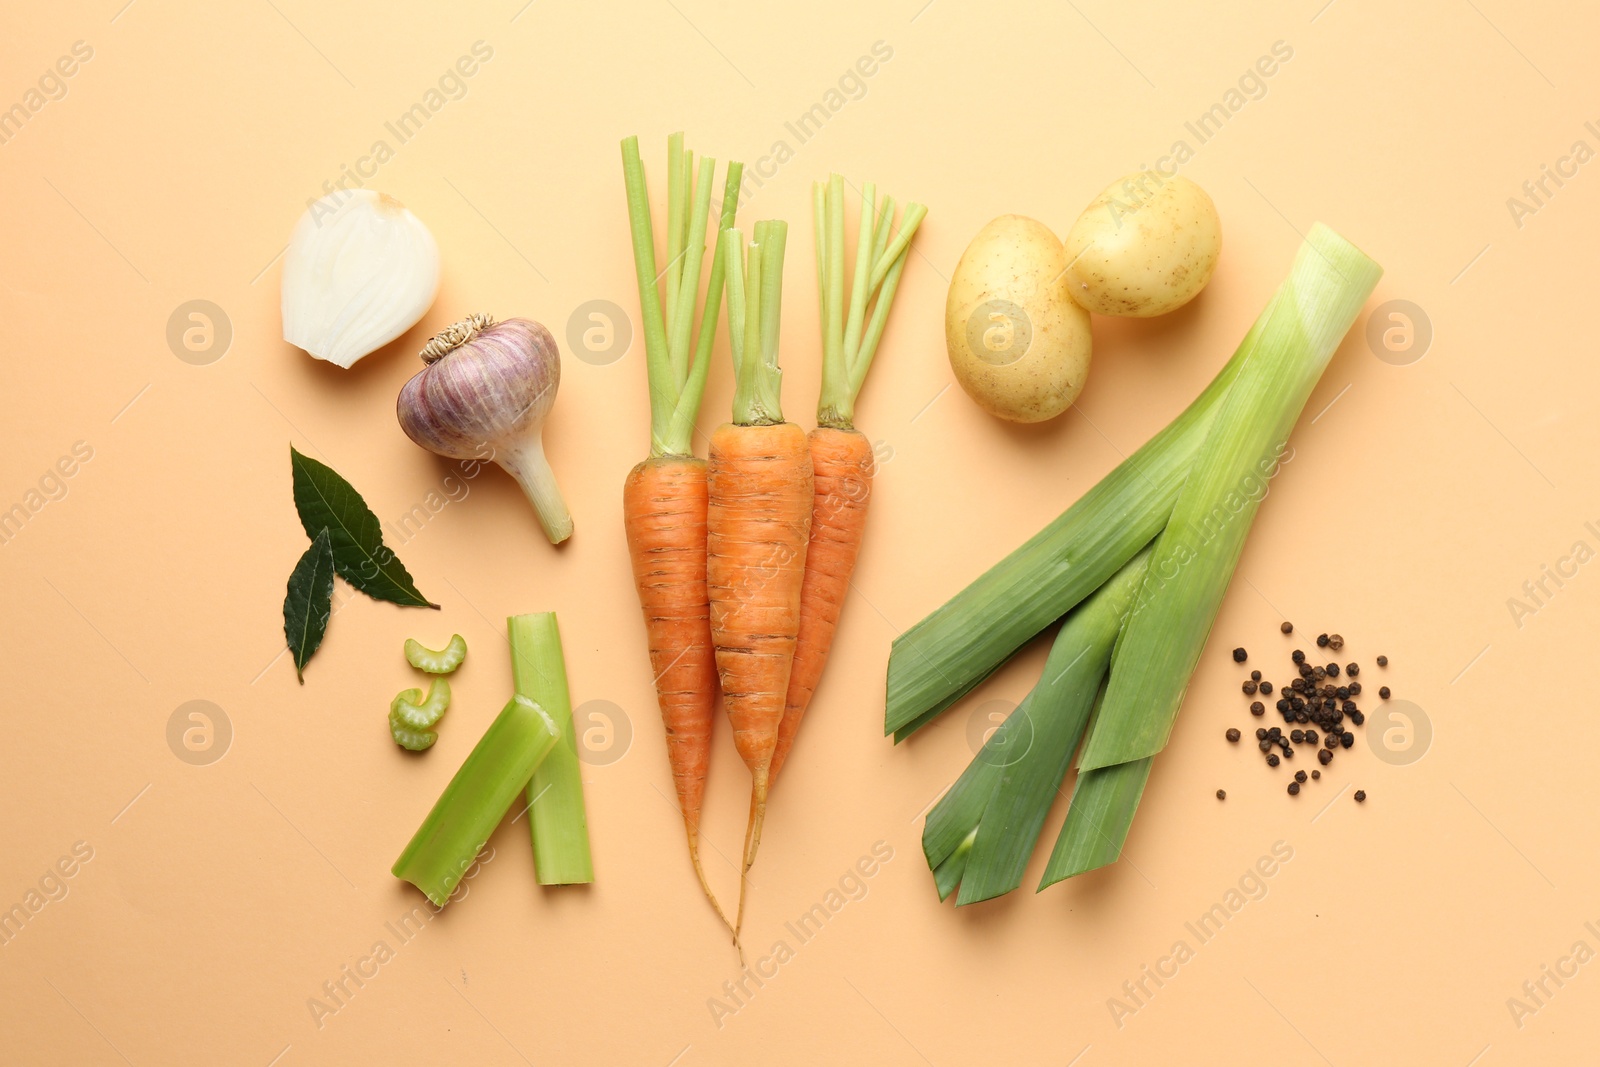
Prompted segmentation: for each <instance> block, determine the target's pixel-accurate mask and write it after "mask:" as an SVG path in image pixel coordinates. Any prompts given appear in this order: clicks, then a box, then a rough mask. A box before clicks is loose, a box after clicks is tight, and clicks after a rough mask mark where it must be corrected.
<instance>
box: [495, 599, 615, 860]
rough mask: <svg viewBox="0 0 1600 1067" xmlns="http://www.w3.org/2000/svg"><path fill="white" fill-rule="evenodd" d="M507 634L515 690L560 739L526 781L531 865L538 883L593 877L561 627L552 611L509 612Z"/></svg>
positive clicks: (587, 823) (580, 770)
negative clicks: (546, 714)
mask: <svg viewBox="0 0 1600 1067" xmlns="http://www.w3.org/2000/svg"><path fill="white" fill-rule="evenodd" d="M506 629H507V631H508V633H509V635H510V638H511V677H512V680H513V683H514V684H515V685H516V690H517V694H518V695H519V696H523V697H527V698H528V699H530V700H532V701H534V702H535V703H537V704H538V705H539V706H540V707H542V708H544V709H545V711H547V712H549V714H550V717H551V719H553V720H554V721H555V723H556V727H557V729H559V730H560V731H561V743H560V744H559V745H557V746H556V747H555V750H554V751H552V752H551V753H550V756H549V758H548V759H546V760H545V761H544V762H543V763H541V764H540V765H539V769H538V770H537V771H535V772H534V774H533V777H532V779H531V780H530V781H529V782H528V823H529V830H530V832H531V833H532V835H533V863H534V870H535V871H536V873H537V877H538V880H539V884H540V885H570V884H574V883H580V882H592V881H594V864H593V861H592V860H591V858H590V855H589V819H588V815H587V814H586V813H585V811H584V804H583V777H582V768H581V766H580V765H579V763H578V739H577V737H576V735H575V733H574V731H573V726H572V698H571V696H570V695H569V694H568V692H567V667H566V663H565V662H564V660H563V657H562V652H561V629H560V627H559V626H558V625H557V623H556V616H555V613H554V612H550V611H545V612H539V613H537V614H533V615H513V616H511V617H510V618H509V619H507V620H506Z"/></svg>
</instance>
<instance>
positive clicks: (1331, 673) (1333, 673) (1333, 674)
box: [1324, 663, 1339, 678]
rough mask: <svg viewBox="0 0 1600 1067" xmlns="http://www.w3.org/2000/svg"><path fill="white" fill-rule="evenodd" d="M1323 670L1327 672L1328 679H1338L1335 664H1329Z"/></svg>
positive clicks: (1336, 665)
mask: <svg viewBox="0 0 1600 1067" xmlns="http://www.w3.org/2000/svg"><path fill="white" fill-rule="evenodd" d="M1324 669H1325V670H1326V671H1327V672H1328V677H1329V678H1337V677H1339V665H1338V664H1337V663H1330V664H1328V666H1327V667H1326V668H1324Z"/></svg>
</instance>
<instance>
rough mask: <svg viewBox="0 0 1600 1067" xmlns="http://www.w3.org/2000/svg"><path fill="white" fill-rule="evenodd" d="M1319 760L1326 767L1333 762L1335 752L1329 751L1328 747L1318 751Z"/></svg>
mask: <svg viewBox="0 0 1600 1067" xmlns="http://www.w3.org/2000/svg"><path fill="white" fill-rule="evenodd" d="M1317 762H1318V763H1320V764H1322V765H1323V766H1324V767H1326V766H1327V765H1328V764H1330V763H1332V762H1333V753H1332V752H1329V751H1328V750H1327V749H1323V750H1322V751H1321V752H1318V753H1317Z"/></svg>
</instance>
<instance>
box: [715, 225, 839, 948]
mask: <svg viewBox="0 0 1600 1067" xmlns="http://www.w3.org/2000/svg"><path fill="white" fill-rule="evenodd" d="M787 234H788V229H787V227H786V226H785V225H784V223H782V222H758V223H756V226H755V240H754V241H752V242H751V244H750V255H749V260H748V262H746V259H745V248H744V236H743V235H742V234H741V233H740V232H739V231H738V230H734V229H725V230H723V231H722V238H721V254H722V258H723V260H724V267H723V276H724V277H725V278H726V280H727V285H728V338H729V342H730V343H729V347H730V348H732V349H733V367H734V378H735V382H734V393H733V422H732V423H730V424H727V425H724V426H722V427H720V428H718V430H717V432H716V433H714V434H713V435H712V436H711V450H710V459H709V461H708V471H707V476H706V492H707V496H708V498H709V503H708V507H707V510H706V552H707V560H706V588H707V592H708V593H709V594H710V598H711V640H712V643H713V644H714V645H715V646H716V650H717V673H718V675H719V676H720V678H721V680H722V692H723V698H724V704H725V706H726V707H727V711H728V719H729V721H730V722H731V723H732V724H733V740H734V745H735V746H736V747H737V748H738V750H739V756H740V758H742V759H743V760H744V762H745V766H746V767H748V768H749V769H750V779H751V782H750V818H749V822H748V823H747V824H746V829H745V841H744V872H745V873H748V872H749V870H750V865H751V864H752V863H754V862H755V858H756V850H757V849H758V848H760V846H761V826H762V824H763V822H765V820H766V815H767V787H768V783H769V781H770V777H771V773H772V754H773V752H774V751H776V749H777V745H778V723H779V722H780V721H782V719H783V702H784V697H785V695H786V694H787V693H788V692H789V671H790V668H791V667H792V666H793V664H794V643H795V638H796V636H797V635H798V634H799V632H800V587H801V583H802V582H803V581H804V578H805V567H806V547H807V545H808V543H809V542H810V539H811V504H812V501H811V498H812V492H813V488H812V476H811V451H810V448H809V447H808V444H807V441H806V435H805V432H804V431H803V430H801V429H800V427H798V426H795V425H794V424H793V423H788V422H785V421H784V420H783V411H782V410H781V407H780V405H779V392H780V390H781V386H782V381H783V372H782V371H781V370H779V368H778V338H779V335H780V330H779V312H780V309H781V305H782V298H783V249H784V243H785V240H786V238H787ZM744 891H745V879H744V878H742V877H741V879H740V881H739V911H738V917H737V918H735V919H734V924H733V931H734V937H735V938H737V937H738V935H739V930H740V927H741V926H742V924H743V922H744V898H745V892H744Z"/></svg>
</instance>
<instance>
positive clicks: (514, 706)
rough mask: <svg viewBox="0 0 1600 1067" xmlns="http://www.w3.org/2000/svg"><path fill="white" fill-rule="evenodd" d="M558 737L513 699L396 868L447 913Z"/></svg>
mask: <svg viewBox="0 0 1600 1067" xmlns="http://www.w3.org/2000/svg"><path fill="white" fill-rule="evenodd" d="M560 737H561V732H560V730H559V729H557V727H556V724H555V721H554V720H553V719H552V718H551V717H550V715H548V714H547V713H546V712H545V710H544V709H543V708H541V707H539V705H537V704H535V703H534V702H533V701H531V700H528V699H527V698H525V697H522V696H516V697H512V698H511V701H510V703H508V704H507V705H506V706H505V707H504V708H503V709H502V710H501V712H500V714H499V716H498V717H497V718H496V719H495V720H494V722H493V723H491V724H490V725H489V729H488V730H486V731H485V732H484V735H483V738H482V739H481V740H479V742H478V743H477V745H475V746H474V747H473V749H472V751H471V752H470V753H469V754H468V755H467V758H466V761H465V762H463V763H462V764H461V769H460V770H458V771H456V774H455V777H454V778H452V779H450V784H449V785H447V786H445V787H444V792H443V793H442V794H440V796H439V800H438V802H437V803H436V804H434V806H433V810H432V811H430V812H428V817H427V818H426V819H424V820H423V821H422V826H421V827H420V828H419V829H418V830H417V832H416V834H415V835H413V836H412V838H411V843H410V844H408V845H406V848H405V851H404V852H402V853H400V858H399V859H397V860H395V862H394V867H393V868H392V871H393V874H394V876H395V877H396V878H403V879H404V880H406V881H408V882H410V883H411V884H412V885H414V886H416V887H417V888H418V889H420V890H422V891H423V892H424V893H426V894H427V895H428V899H429V900H431V901H433V903H434V904H435V905H437V906H438V907H441V908H442V907H444V906H445V904H446V903H447V902H448V901H449V899H450V894H451V893H452V892H454V891H455V888H456V884H457V883H458V882H460V881H461V876H462V875H463V874H464V873H466V870H467V868H468V867H470V866H471V865H472V861H473V858H474V857H476V856H477V855H478V852H479V851H480V850H481V849H482V848H483V846H484V845H485V844H487V843H488V841H489V835H490V834H492V833H494V828H495V827H496V826H498V825H499V823H500V820H501V819H502V818H504V816H505V813H506V811H507V810H508V809H509V808H510V807H511V804H512V801H514V800H515V799H516V798H517V794H518V793H520V792H521V791H522V787H523V786H524V785H526V784H527V782H528V778H529V776H530V775H532V774H533V773H534V769H535V768H536V767H538V766H539V764H540V762H541V761H543V760H544V759H545V757H547V756H548V755H549V754H550V753H551V752H552V751H554V750H555V748H556V742H557V741H558V740H560Z"/></svg>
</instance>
